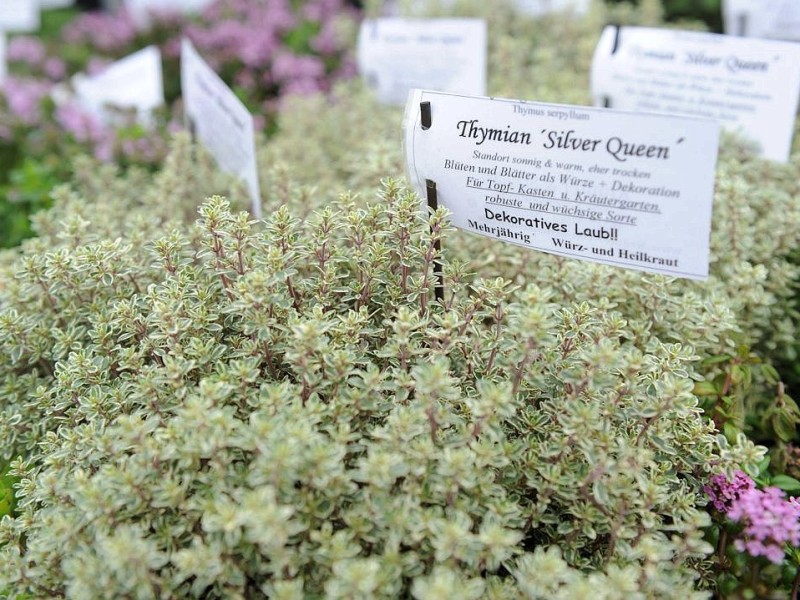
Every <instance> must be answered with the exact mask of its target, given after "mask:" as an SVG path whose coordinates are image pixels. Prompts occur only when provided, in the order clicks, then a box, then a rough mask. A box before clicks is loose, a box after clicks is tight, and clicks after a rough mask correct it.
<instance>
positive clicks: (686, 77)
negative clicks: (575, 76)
mask: <svg viewBox="0 0 800 600" xmlns="http://www.w3.org/2000/svg"><path fill="white" fill-rule="evenodd" d="M591 76H592V95H593V97H594V103H595V105H596V106H608V107H610V108H614V109H621V110H635V111H643V112H657V113H669V114H685V115H696V116H700V117H708V118H711V119H716V120H718V121H720V122H721V123H722V125H723V127H725V129H727V130H728V131H731V132H737V133H739V134H741V135H743V136H744V137H746V138H748V139H750V140H751V141H753V142H754V143H756V144H757V145H758V149H759V154H760V155H761V156H763V157H764V158H768V159H771V160H774V161H779V162H786V161H787V160H788V157H789V151H790V149H791V142H792V133H793V130H794V120H795V115H796V113H797V101H798V94H799V93H800V44H794V43H791V42H778V41H773V40H758V39H752V38H748V39H744V38H738V37H732V36H728V35H719V34H714V33H700V32H695V31H679V30H667V29H653V28H647V27H621V28H618V27H615V26H608V27H606V29H605V30H604V31H603V34H602V36H601V37H600V41H599V42H598V44H597V48H596V49H595V53H594V59H593V61H592V74H591Z"/></svg>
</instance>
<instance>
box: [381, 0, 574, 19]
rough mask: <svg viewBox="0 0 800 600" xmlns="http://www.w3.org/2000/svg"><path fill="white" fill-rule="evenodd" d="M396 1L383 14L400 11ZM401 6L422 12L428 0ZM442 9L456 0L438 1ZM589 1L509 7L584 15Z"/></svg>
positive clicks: (544, 0)
mask: <svg viewBox="0 0 800 600" xmlns="http://www.w3.org/2000/svg"><path fill="white" fill-rule="evenodd" d="M398 4H399V2H398V1H397V0H387V1H386V2H384V7H383V10H384V14H389V15H396V14H399V13H400V12H401V11H400V10H399V7H398ZM403 4H404V5H405V6H406V7H407V9H408V8H409V7H410V9H411V11H412V12H413V13H415V14H416V13H417V12H418V11H420V12H423V13H424V11H425V10H426V8H428V7H429V5H430V1H429V0H411V1H409V0H405V1H404V2H403ZM438 4H439V5H440V6H441V7H442V8H445V9H448V8H453V7H454V6H455V5H456V0H439V3H438ZM589 4H590V0H511V5H512V6H513V7H514V8H516V9H517V10H518V11H519V12H521V13H523V14H528V15H531V16H535V17H540V16H542V15H546V14H550V13H554V12H573V13H575V14H578V15H582V14H585V13H586V12H587V11H588V10H589Z"/></svg>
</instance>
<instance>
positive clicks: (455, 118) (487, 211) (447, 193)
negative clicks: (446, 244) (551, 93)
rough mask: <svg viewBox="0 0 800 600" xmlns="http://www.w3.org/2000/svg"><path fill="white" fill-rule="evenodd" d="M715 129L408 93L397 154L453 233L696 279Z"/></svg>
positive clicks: (696, 122) (680, 120)
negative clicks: (443, 211) (446, 214)
mask: <svg viewBox="0 0 800 600" xmlns="http://www.w3.org/2000/svg"><path fill="white" fill-rule="evenodd" d="M426 102H427V103H430V104H429V105H425V104H424V103H426ZM427 108H429V109H430V113H429V117H428V114H427V112H428V111H427ZM426 124H427V125H429V127H428V128H427V129H425V128H424V126H425V125H426ZM719 131H720V126H719V123H717V122H716V121H713V120H711V119H700V118H694V117H678V116H670V115H650V114H643V113H625V112H621V111H609V110H604V109H597V108H589V107H584V106H565V105H558V104H541V103H536V102H525V101H522V100H504V99H497V98H475V97H469V96H460V95H456V94H444V93H440V92H432V91H427V90H424V91H423V90H415V91H414V92H413V93H411V94H409V99H408V105H407V106H406V118H405V148H406V161H407V165H408V173H409V177H410V179H411V181H412V183H413V185H414V186H415V188H416V189H417V190H418V191H419V192H420V193H421V194H422V195H423V197H424V196H425V195H426V186H427V182H428V181H431V182H433V183H435V186H436V193H437V197H438V202H439V204H440V205H444V206H445V207H447V208H448V209H449V210H450V211H451V212H452V223H453V224H454V225H455V226H456V227H459V228H461V229H464V230H466V231H470V232H473V233H477V234H480V235H484V236H488V237H491V238H495V239H498V240H502V241H505V242H511V243H514V244H519V245H521V246H526V247H528V248H534V249H536V250H542V251H544V252H549V253H552V254H559V255H563V256H569V257H573V258H578V259H581V260H590V261H594V262H599V263H604V264H609V265H616V266H621V267H626V268H630V269H638V270H641V271H648V272H652V273H661V274H664V275H670V276H674V277H685V278H690V279H705V278H706V277H707V276H708V246H709V237H710V231H711V206H712V201H713V192H714V173H715V168H716V161H717V148H718V144H719Z"/></svg>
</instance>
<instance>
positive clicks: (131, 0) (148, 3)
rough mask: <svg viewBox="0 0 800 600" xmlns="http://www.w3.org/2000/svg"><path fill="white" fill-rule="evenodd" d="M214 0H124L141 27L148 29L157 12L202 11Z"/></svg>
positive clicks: (189, 12)
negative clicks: (166, 0)
mask: <svg viewBox="0 0 800 600" xmlns="http://www.w3.org/2000/svg"><path fill="white" fill-rule="evenodd" d="M212 1H213V0H171V1H169V2H165V0H124V4H125V10H126V11H127V12H128V14H129V15H130V16H131V18H132V19H133V22H134V23H136V26H137V27H139V28H140V29H147V28H148V27H149V26H150V22H151V21H152V18H151V17H152V15H153V14H156V13H178V14H191V13H197V12H200V11H202V10H203V9H204V8H205V7H206V6H208V5H209V4H211V2H212Z"/></svg>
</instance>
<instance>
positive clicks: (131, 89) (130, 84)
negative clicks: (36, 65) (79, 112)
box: [72, 46, 164, 123]
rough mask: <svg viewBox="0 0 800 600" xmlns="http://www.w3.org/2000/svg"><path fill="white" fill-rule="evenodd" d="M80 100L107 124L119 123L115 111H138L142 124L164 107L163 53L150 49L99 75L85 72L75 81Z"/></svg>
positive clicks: (122, 60) (127, 57) (73, 82)
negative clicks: (152, 113) (90, 74)
mask: <svg viewBox="0 0 800 600" xmlns="http://www.w3.org/2000/svg"><path fill="white" fill-rule="evenodd" d="M72 87H73V89H74V90H75V95H76V97H77V99H78V101H79V102H80V103H81V104H82V105H83V106H85V107H86V108H87V109H88V110H90V111H92V112H93V113H95V114H97V115H98V116H99V117H100V118H101V119H103V120H104V121H105V122H107V123H112V122H114V121H116V120H117V118H118V114H117V113H116V112H115V110H114V109H125V110H131V109H133V110H135V111H136V115H137V119H138V120H139V121H140V122H142V123H147V122H148V121H149V120H150V116H151V111H152V110H153V109H155V108H158V107H159V106H161V105H162V104H164V79H163V76H162V74H161V52H160V51H159V49H158V47H156V46H148V47H147V48H144V49H143V50H139V51H138V52H135V53H134V54H131V55H129V56H126V57H125V58H123V59H121V60H118V61H116V62H114V63H112V64H110V65H109V66H108V67H106V68H105V69H104V70H103V71H102V72H100V73H98V74H97V75H92V76H87V75H85V74H83V73H79V74H78V75H76V76H74V77H73V78H72Z"/></svg>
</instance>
